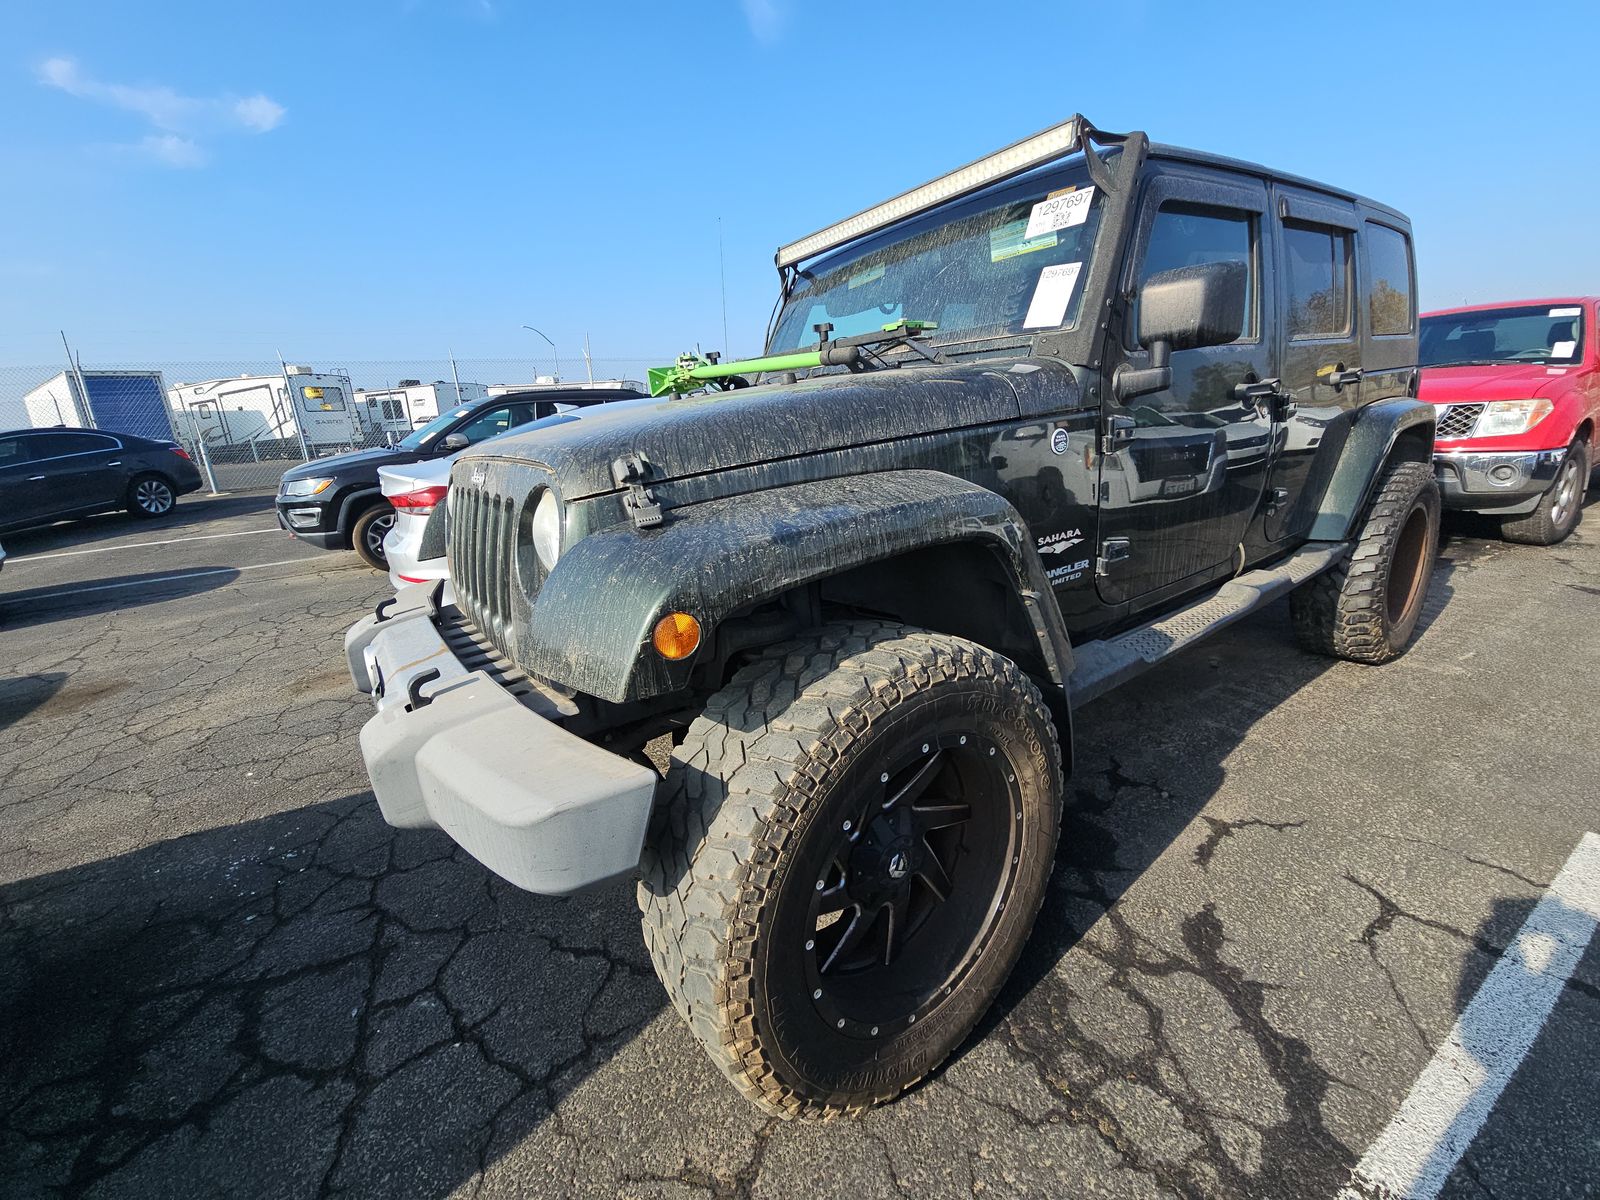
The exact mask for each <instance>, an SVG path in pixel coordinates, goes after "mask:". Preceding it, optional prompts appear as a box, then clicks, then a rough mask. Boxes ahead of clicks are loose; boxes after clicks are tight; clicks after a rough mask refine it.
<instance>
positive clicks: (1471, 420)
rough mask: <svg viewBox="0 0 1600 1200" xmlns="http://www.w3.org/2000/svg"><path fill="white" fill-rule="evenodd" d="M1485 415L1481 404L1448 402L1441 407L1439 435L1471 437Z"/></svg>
mask: <svg viewBox="0 0 1600 1200" xmlns="http://www.w3.org/2000/svg"><path fill="white" fill-rule="evenodd" d="M1482 415H1483V405H1481V404H1446V405H1445V406H1444V407H1442V408H1441V409H1439V436H1440V437H1442V438H1461V437H1471V436H1472V431H1473V430H1474V429H1475V428H1477V425H1478V418H1479V417H1480V416H1482Z"/></svg>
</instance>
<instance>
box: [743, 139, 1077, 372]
mask: <svg viewBox="0 0 1600 1200" xmlns="http://www.w3.org/2000/svg"><path fill="white" fill-rule="evenodd" d="M1098 191H1099V189H1097V188H1096V187H1095V186H1094V185H1093V184H1092V183H1091V182H1090V180H1089V174H1088V170H1087V169H1086V168H1085V166H1084V165H1083V159H1082V158H1081V157H1078V158H1077V159H1076V160H1075V162H1073V163H1071V164H1069V165H1068V166H1066V167H1061V166H1056V167H1052V168H1049V169H1047V170H1041V171H1035V172H1032V173H1030V174H1029V175H1026V176H1024V177H1023V178H1021V179H1018V180H1014V181H1012V182H1011V183H1008V184H1004V185H1001V186H999V187H996V188H993V189H990V190H988V191H985V192H982V193H980V194H979V195H977V196H973V197H970V198H969V199H967V200H964V201H961V202H959V203H956V204H951V205H946V206H945V207H942V208H939V209H936V210H934V211H933V212H930V213H924V214H923V215H922V216H920V217H918V218H916V219H914V220H909V221H906V222H905V223H904V224H901V225H897V226H895V227H894V228H892V229H889V230H886V231H885V232H883V233H881V234H879V235H877V236H876V237H873V238H870V239H866V240H864V241H862V242H861V243H860V244H859V245H855V246H851V247H849V248H848V249H846V250H841V251H839V252H838V253H836V254H832V255H829V256H828V257H826V258H823V259H820V260H818V261H817V262H815V263H813V264H811V266H810V267H809V268H805V269H802V270H800V272H799V274H798V278H797V280H796V283H795V286H794V290H793V291H792V292H791V293H790V296H789V299H788V302H787V303H786V304H785V305H784V307H783V311H782V313H780V314H779V317H778V322H777V325H776V326H775V328H774V332H773V336H772V343H771V345H770V346H769V347H768V353H772V354H779V353H784V352H787V351H791V350H797V349H803V348H805V347H807V346H813V345H815V344H816V342H817V333H816V331H815V329H814V328H813V326H816V325H818V324H821V323H823V322H831V323H832V325H833V330H832V333H831V334H830V335H829V336H831V337H836V338H838V337H850V336H853V335H855V334H861V333H871V332H874V331H876V330H878V329H881V328H882V327H883V326H885V325H889V324H892V323H893V322H895V321H900V320H908V321H933V322H936V323H937V325H938V329H937V330H935V331H934V332H933V333H932V334H931V336H930V337H929V339H928V340H929V342H930V343H931V344H933V345H941V344H949V343H952V342H967V341H975V340H977V339H979V338H991V337H1001V336H1004V335H1007V334H1012V335H1015V334H1026V333H1029V332H1032V331H1033V330H1036V329H1039V330H1042V329H1058V328H1060V327H1061V326H1063V325H1069V324H1072V323H1073V322H1074V321H1075V320H1076V318H1077V312H1078V306H1079V304H1080V303H1081V302H1082V297H1081V292H1082V288H1081V287H1080V286H1079V285H1080V283H1081V279H1080V276H1081V275H1082V274H1083V272H1084V271H1085V270H1086V269H1087V267H1088V261H1089V255H1090V253H1091V251H1092V250H1093V248H1094V239H1095V233H1096V232H1097V231H1098V229H1099V228H1100V213H1101V208H1102V205H1103V197H1101V196H1100V195H1099V194H1098Z"/></svg>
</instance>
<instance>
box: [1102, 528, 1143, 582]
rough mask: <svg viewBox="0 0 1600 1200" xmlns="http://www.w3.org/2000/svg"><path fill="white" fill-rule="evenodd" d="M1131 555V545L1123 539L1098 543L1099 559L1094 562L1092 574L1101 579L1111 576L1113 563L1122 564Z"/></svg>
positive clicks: (1117, 538) (1110, 539)
mask: <svg viewBox="0 0 1600 1200" xmlns="http://www.w3.org/2000/svg"><path fill="white" fill-rule="evenodd" d="M1132 555H1133V543H1132V542H1130V541H1129V540H1128V539H1127V538H1124V537H1114V538H1107V539H1106V540H1105V541H1103V542H1101V543H1100V557H1099V558H1097V559H1095V560H1094V573H1095V574H1096V575H1098V576H1100V577H1101V578H1104V577H1105V576H1107V575H1109V574H1111V566H1112V564H1113V563H1119V562H1123V561H1125V560H1126V559H1128V558H1130V557H1132Z"/></svg>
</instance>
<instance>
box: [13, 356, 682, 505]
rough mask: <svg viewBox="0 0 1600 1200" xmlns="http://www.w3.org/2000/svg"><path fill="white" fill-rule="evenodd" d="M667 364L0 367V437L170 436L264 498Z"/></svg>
mask: <svg viewBox="0 0 1600 1200" xmlns="http://www.w3.org/2000/svg"><path fill="white" fill-rule="evenodd" d="M673 357H674V356H673V355H656V356H642V357H628V358H596V359H592V360H588V361H584V360H579V362H577V363H576V364H574V363H573V362H572V361H570V360H569V361H566V362H558V361H556V360H555V359H554V358H553V357H550V358H492V359H485V358H477V359H466V358H462V359H451V358H438V359H385V360H371V361H356V362H346V363H340V364H335V363H325V364H312V363H307V362H304V361H297V360H294V359H285V360H282V361H279V360H275V359H259V360H213V361H203V362H162V363H138V364H134V363H94V364H87V363H84V364H77V363H75V364H72V365H71V366H67V365H65V364H63V365H60V366H50V365H45V366H36V367H29V366H17V367H6V366H0V430H6V429H19V428H28V427H30V426H32V427H36V428H43V427H48V426H52V425H67V426H90V427H94V428H99V429H104V430H106V431H107V432H113V433H132V434H137V435H140V436H143V437H154V438H168V439H172V440H174V441H177V442H179V443H181V444H182V445H183V447H184V448H185V449H186V450H187V451H188V453H189V455H190V457H192V458H193V459H194V460H195V461H196V462H197V463H199V464H200V465H201V467H202V470H203V471H204V473H205V475H206V477H207V481H208V483H210V484H211V486H212V487H213V489H214V490H215V491H218V492H243V491H266V490H272V489H276V487H277V486H278V480H279V479H280V478H281V477H282V476H283V473H284V472H285V471H287V470H288V469H289V468H291V467H294V466H297V465H299V464H300V463H303V462H308V461H311V460H314V459H318V458H326V457H328V456H330V455H334V454H343V453H347V452H349V451H351V450H360V449H363V448H366V447H373V446H391V445H394V444H395V443H397V442H399V441H400V440H401V439H403V438H405V437H406V436H408V435H409V434H410V433H412V431H413V430H416V429H420V428H421V427H423V426H425V425H427V424H428V423H429V422H430V421H432V420H434V419H435V418H437V417H440V416H443V415H446V414H448V413H450V412H451V411H453V410H454V409H455V408H456V407H458V406H459V405H461V404H462V403H470V402H472V401H475V400H479V399H482V398H484V397H489V396H496V395H501V394H504V393H507V392H512V391H517V390H523V389H529V388H535V387H537V388H541V389H543V388H548V387H550V386H552V385H555V384H558V383H559V384H563V385H568V386H579V387H582V386H586V385H588V384H589V383H590V382H593V383H594V384H596V385H601V384H605V383H608V382H618V381H620V382H626V383H629V384H631V385H633V386H636V387H639V388H640V389H641V390H642V389H643V387H644V380H645V373H646V371H647V370H648V368H650V367H652V366H661V365H663V364H665V363H668V362H670V361H672V358H673ZM574 366H576V367H577V370H574V369H573V368H574Z"/></svg>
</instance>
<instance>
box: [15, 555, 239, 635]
mask: <svg viewBox="0 0 1600 1200" xmlns="http://www.w3.org/2000/svg"><path fill="white" fill-rule="evenodd" d="M237 578H239V571H238V569H237V568H236V567H193V568H189V569H186V570H185V571H184V572H183V573H174V572H171V571H146V572H144V573H143V574H140V575H111V576H105V577H102V578H98V579H81V580H76V581H74V582H72V583H55V584H49V585H47V586H44V587H36V588H24V589H22V590H21V591H15V592H0V628H4V629H20V628H25V627H28V626H34V625H47V624H49V623H50V622H52V621H60V620H65V619H67V618H69V617H82V616H87V615H89V614H91V613H95V612H109V611H112V610H115V609H123V608H138V607H142V606H144V605H146V604H159V603H161V602H162V601H165V600H180V599H183V598H184V597H187V596H198V595H200V594H201V593H202V592H210V591H214V590H215V589H217V588H220V587H226V586H227V585H228V584H230V583H232V582H233V581H234V580H235V579H237Z"/></svg>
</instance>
